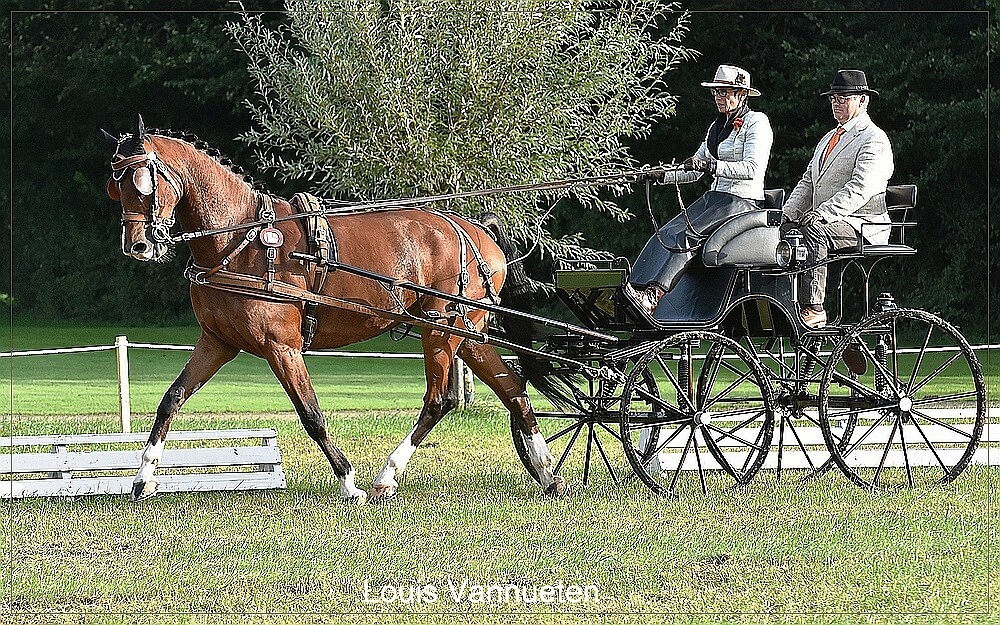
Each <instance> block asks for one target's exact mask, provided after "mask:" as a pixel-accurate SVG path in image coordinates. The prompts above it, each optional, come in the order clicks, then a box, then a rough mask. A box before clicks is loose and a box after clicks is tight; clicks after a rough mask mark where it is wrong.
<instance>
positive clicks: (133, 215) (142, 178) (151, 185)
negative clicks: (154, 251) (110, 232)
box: [105, 152, 184, 243]
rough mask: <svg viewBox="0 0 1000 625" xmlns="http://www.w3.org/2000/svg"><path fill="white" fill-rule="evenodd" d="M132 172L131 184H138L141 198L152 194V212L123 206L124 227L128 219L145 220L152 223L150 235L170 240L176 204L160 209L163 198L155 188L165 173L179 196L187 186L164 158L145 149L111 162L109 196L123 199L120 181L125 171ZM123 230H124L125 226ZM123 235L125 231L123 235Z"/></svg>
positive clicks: (136, 187) (137, 221)
mask: <svg viewBox="0 0 1000 625" xmlns="http://www.w3.org/2000/svg"><path fill="white" fill-rule="evenodd" d="M130 171H131V172H132V186H134V187H135V190H136V192H138V194H139V196H140V198H141V199H145V198H147V197H149V198H152V202H151V204H150V208H149V214H148V215H147V214H146V213H137V212H134V211H129V210H126V209H125V208H124V206H123V207H122V209H123V210H122V228H124V227H125V224H127V223H142V224H146V225H148V226H149V229H150V235H151V237H152V239H153V241H154V242H156V243H168V242H170V240H171V238H170V229H171V228H173V226H174V223H175V219H174V217H173V214H172V211H173V207H172V206H171V207H168V208H167V209H166V210H164V211H163V212H162V213H161V210H160V208H161V207H160V199H159V197H158V196H157V193H156V188H157V184H158V182H157V181H158V179H159V177H161V176H162V177H163V179H164V180H166V182H167V184H168V185H170V190H171V191H173V192H174V195H175V196H176V197H177V200H178V201H180V199H181V197H182V196H183V194H184V187H183V184H182V182H181V179H180V177H179V176H177V174H175V173H174V171H173V170H172V169H171V168H170V166H169V165H167V164H166V163H165V162H163V159H161V158H160V157H159V155H157V154H156V152H146V153H143V154H136V155H134V156H124V157H121V156H119V157H117V158H116V159H115V160H113V161H112V163H111V178H109V179H108V184H107V187H106V189H105V190H106V191H107V194H108V197H110V198H111V199H112V200H114V201H115V202H120V201H121V181H122V180H123V179H124V178H125V174H126V173H128V172H130ZM123 232H124V230H123ZM123 236H124V235H123Z"/></svg>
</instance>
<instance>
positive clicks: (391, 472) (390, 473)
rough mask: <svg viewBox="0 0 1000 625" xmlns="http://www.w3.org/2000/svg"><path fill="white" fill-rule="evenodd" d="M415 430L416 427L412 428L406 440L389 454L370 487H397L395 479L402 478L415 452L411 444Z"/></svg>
mask: <svg viewBox="0 0 1000 625" xmlns="http://www.w3.org/2000/svg"><path fill="white" fill-rule="evenodd" d="M416 429H417V426H413V429H412V430H410V433H409V434H407V435H406V438H404V439H403V441H402V442H401V443H400V444H399V446H398V447H396V449H395V450H394V451H393V452H392V453H391V454H389V459H388V460H386V463H385V467H384V468H383V469H382V470H381V471H380V472H379V474H378V475H376V476H375V481H374V482H373V483H372V486H399V484H398V483H397V482H396V478H398V477H402V475H403V472H404V471H406V465H407V463H409V462H410V458H412V457H413V452H415V451H416V450H417V448H416V447H414V445H413V442H412V441H413V430H416Z"/></svg>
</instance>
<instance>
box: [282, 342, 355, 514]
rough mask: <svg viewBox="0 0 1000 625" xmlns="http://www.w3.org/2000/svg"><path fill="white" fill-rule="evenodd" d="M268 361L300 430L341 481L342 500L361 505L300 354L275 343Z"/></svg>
mask: <svg viewBox="0 0 1000 625" xmlns="http://www.w3.org/2000/svg"><path fill="white" fill-rule="evenodd" d="M267 362H268V364H269V365H270V366H271V371H273V372H274V375H275V377H277V378H278V381H279V382H281V386H282V387H283V388H284V389H285V393H287V394H288V397H289V399H291V400H292V405H294V406H295V411H296V412H297V413H298V415H299V421H301V422H302V427H304V428H305V430H306V433H307V434H309V437H310V438H311V439H313V441H315V442H316V444H317V445H319V448H320V449H321V450H322V451H323V454H324V455H325V456H326V459H327V460H328V461H329V462H330V466H331V467H332V468H333V473H334V475H336V476H337V480H338V481H339V482H340V495H341V497H342V498H343V499H344V501H353V502H357V503H364V502H365V499H366V498H367V494H366V493H365V491H363V490H361V489H360V488H358V487H356V486H355V485H354V467H353V466H351V461H350V460H348V459H347V456H346V455H344V452H342V451H341V450H340V448H339V447H337V446H336V445H334V444H333V440H331V439H330V435H329V433H327V430H326V419H325V418H324V417H323V411H322V410H320V407H319V399H317V397H316V391H315V389H313V385H312V381H311V380H310V379H309V371H308V370H307V369H306V363H305V361H304V360H303V359H302V352H301V351H300V350H298V349H293V348H292V347H289V346H288V345H284V344H274V345H271V346H270V349H269V350H268V355H267Z"/></svg>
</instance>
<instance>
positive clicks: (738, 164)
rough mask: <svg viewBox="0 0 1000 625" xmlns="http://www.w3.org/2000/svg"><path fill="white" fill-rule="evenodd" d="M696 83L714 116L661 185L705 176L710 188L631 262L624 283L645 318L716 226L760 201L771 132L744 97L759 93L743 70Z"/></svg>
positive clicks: (726, 68) (723, 68)
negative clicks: (706, 90)
mask: <svg viewBox="0 0 1000 625" xmlns="http://www.w3.org/2000/svg"><path fill="white" fill-rule="evenodd" d="M701 85H702V86H703V87H708V88H709V89H711V92H712V97H713V98H714V100H715V107H716V109H717V110H718V112H719V114H718V116H717V117H716V118H715V121H713V122H712V125H711V126H709V127H708V133H707V134H706V135H705V140H704V141H703V142H702V144H701V146H699V148H698V151H697V152H695V153H694V155H693V156H690V157H688V158H687V159H686V160H685V161H684V162H683V163H682V166H683V171H674V172H667V173H666V174H665V175H664V176H663V178H662V181H663V182H665V183H673V184H679V183H686V182H694V181H695V180H698V179H699V178H701V176H702V175H703V174H706V173H708V174H712V176H714V179H713V181H712V187H711V190H709V191H708V192H706V193H705V195H703V196H701V197H700V198H699V199H698V200H696V201H695V202H694V203H693V204H691V205H690V206H688V207H687V209H686V211H682V213H681V214H680V215H678V216H677V217H675V218H673V219H672V220H670V221H669V222H667V223H666V224H665V225H664V226H663V227H662V228H660V231H659V232H658V233H657V234H656V235H654V236H653V237H651V238H650V239H649V241H648V242H647V243H646V246H645V247H644V248H643V250H642V252H641V253H640V254H639V258H637V259H636V261H635V266H634V267H633V268H632V273H631V275H630V277H629V282H630V283H631V285H632V286H633V287H635V288H636V289H638V290H639V292H638V293H635V294H634V295H636V296H637V297H638V299H639V301H640V303H641V304H642V306H643V307H644V308H646V309H647V310H648V311H649V312H650V314H652V312H653V310H654V309H655V308H656V304H657V302H659V300H660V298H661V297H663V294H664V293H666V292H667V291H670V290H671V289H673V288H674V286H675V285H676V284H677V282H678V280H680V277H681V275H682V274H683V272H684V269H685V268H686V267H687V266H688V264H689V263H690V262H691V260H692V259H693V258H694V257H695V255H696V254H697V252H698V250H699V249H700V247H701V244H702V242H703V241H704V240H705V238H706V236H707V235H708V234H709V233H711V231H712V230H713V229H714V228H715V227H716V226H718V225H719V224H721V223H722V222H724V221H726V220H728V219H729V218H730V217H733V216H734V215H738V214H740V213H744V212H747V211H752V210H757V209H759V208H760V206H761V204H762V203H763V201H764V170H765V169H767V161H768V158H769V157H770V155H771V144H772V143H773V141H774V133H773V132H772V131H771V122H770V121H769V120H768V119H767V115H765V114H763V113H760V112H758V111H753V110H751V109H750V103H749V98H751V97H756V96H759V95H760V91H758V90H757V89H754V88H753V87H752V86H750V73H749V72H748V71H746V70H745V69H742V68H740V67H735V66H732V65H720V66H719V69H718V70H716V72H715V78H714V79H713V80H712V81H711V82H703V83H701ZM685 213H686V214H685ZM629 290H631V289H629Z"/></svg>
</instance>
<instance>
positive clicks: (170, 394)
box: [132, 333, 239, 501]
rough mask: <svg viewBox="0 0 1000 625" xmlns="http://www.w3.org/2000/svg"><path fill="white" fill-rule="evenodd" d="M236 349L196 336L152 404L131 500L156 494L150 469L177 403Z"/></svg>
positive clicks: (157, 458) (157, 459)
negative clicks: (153, 410) (184, 359)
mask: <svg viewBox="0 0 1000 625" xmlns="http://www.w3.org/2000/svg"><path fill="white" fill-rule="evenodd" d="M238 353H239V350H238V349H236V348H235V347H232V346H230V345H226V344H225V343H222V342H220V341H219V340H217V339H215V338H213V337H211V336H209V335H206V334H204V333H202V335H201V336H200V337H199V338H198V343H197V344H196V345H195V346H194V352H193V353H192V354H191V358H189V359H188V361H187V364H185V365H184V369H182V370H181V373H180V375H178V376H177V379H176V380H174V383H173V384H171V385H170V388H168V389H167V392H166V393H164V395H163V399H161V400H160V405H159V406H158V407H157V408H156V419H155V420H154V422H153V429H152V431H150V433H149V440H148V441H147V442H146V448H145V449H144V450H143V452H142V462H141V464H140V465H139V472H138V474H136V476H135V480H133V482H132V501H140V500H142V499H146V498H147V497H152V496H153V495H155V494H156V487H157V482H156V479H155V478H154V473H155V472H156V467H157V466H159V464H160V459H161V458H162V457H163V446H164V444H165V442H166V440H167V431H168V430H169V429H170V422H171V421H173V419H174V417H175V416H177V413H178V412H180V409H181V406H183V405H184V402H186V401H187V400H188V398H190V397H191V396H192V395H194V394H195V392H197V391H198V389H199V388H201V387H202V386H203V385H204V384H205V382H207V381H208V380H209V379H210V378H211V377H212V376H213V375H215V374H216V372H217V371H218V370H219V369H220V368H221V367H222V365H224V364H226V363H227V362H229V361H230V360H232V359H233V358H235V357H236V354H238Z"/></svg>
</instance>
